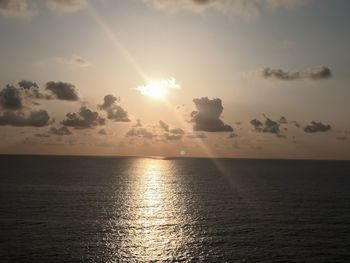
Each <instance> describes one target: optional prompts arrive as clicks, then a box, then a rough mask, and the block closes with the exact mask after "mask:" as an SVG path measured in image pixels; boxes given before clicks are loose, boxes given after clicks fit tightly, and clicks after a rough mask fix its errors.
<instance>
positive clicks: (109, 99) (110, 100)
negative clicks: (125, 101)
mask: <svg viewBox="0 0 350 263" xmlns="http://www.w3.org/2000/svg"><path fill="white" fill-rule="evenodd" d="M119 101H120V99H119V98H117V97H115V96H113V95H112V94H109V95H106V96H105V97H104V98H103V104H102V105H99V107H100V109H101V110H107V109H108V108H110V107H112V106H113V105H114V104H115V103H116V102H119Z"/></svg>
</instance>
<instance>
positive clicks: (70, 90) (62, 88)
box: [46, 81, 79, 101]
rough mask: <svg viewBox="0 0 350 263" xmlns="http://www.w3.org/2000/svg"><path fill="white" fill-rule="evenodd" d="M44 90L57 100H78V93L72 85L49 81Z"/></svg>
mask: <svg viewBox="0 0 350 263" xmlns="http://www.w3.org/2000/svg"><path fill="white" fill-rule="evenodd" d="M46 89H47V90H49V91H51V92H52V93H53V94H54V95H55V96H56V98H57V99H59V100H68V101H77V100H79V96H78V92H77V90H76V88H75V86H74V85H73V84H70V83H65V82H61V81H59V82H54V81H50V82H47V83H46Z"/></svg>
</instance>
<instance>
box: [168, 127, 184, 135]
mask: <svg viewBox="0 0 350 263" xmlns="http://www.w3.org/2000/svg"><path fill="white" fill-rule="evenodd" d="M169 132H170V133H172V134H185V132H184V130H183V129H181V128H174V129H170V130H169Z"/></svg>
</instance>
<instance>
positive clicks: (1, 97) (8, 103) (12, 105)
mask: <svg viewBox="0 0 350 263" xmlns="http://www.w3.org/2000/svg"><path fill="white" fill-rule="evenodd" d="M0 106H1V108H3V109H9V110H19V109H21V108H22V107H23V95H22V93H21V92H20V90H19V89H17V88H16V87H14V86H11V85H6V88H4V89H2V90H1V91H0Z"/></svg>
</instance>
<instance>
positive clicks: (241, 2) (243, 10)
mask: <svg viewBox="0 0 350 263" xmlns="http://www.w3.org/2000/svg"><path fill="white" fill-rule="evenodd" d="M145 1H146V2H150V3H151V4H152V5H153V6H155V7H157V8H160V9H168V10H175V11H177V10H188V11H192V12H196V13H201V12H204V11H206V10H209V9H214V10H217V11H219V12H222V13H224V14H228V15H238V16H241V17H244V18H254V17H257V16H259V14H260V13H261V11H262V10H263V9H272V10H273V9H276V8H295V7H298V6H302V5H305V4H307V3H308V2H310V1H308V0H249V1H247V0H178V1H174V0H145Z"/></svg>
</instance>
